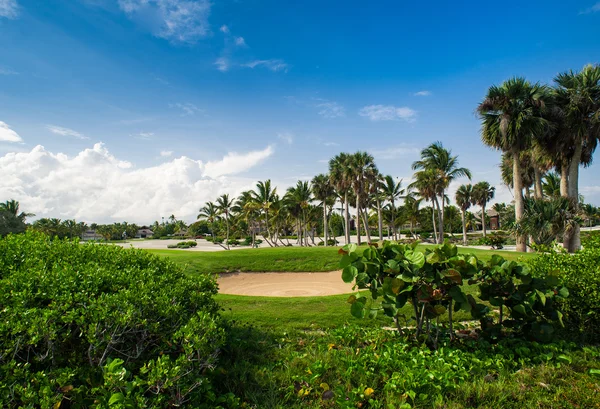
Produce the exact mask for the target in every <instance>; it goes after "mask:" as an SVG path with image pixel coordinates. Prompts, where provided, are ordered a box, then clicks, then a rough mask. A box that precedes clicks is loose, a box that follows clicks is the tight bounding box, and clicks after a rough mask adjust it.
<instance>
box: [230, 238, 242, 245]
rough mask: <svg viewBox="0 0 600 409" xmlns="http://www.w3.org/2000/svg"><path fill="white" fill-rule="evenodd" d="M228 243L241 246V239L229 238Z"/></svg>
mask: <svg viewBox="0 0 600 409" xmlns="http://www.w3.org/2000/svg"><path fill="white" fill-rule="evenodd" d="M227 244H228V245H230V246H239V245H240V241H239V240H237V239H229V240H227Z"/></svg>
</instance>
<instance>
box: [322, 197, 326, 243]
mask: <svg viewBox="0 0 600 409" xmlns="http://www.w3.org/2000/svg"><path fill="white" fill-rule="evenodd" d="M323 234H324V235H325V243H324V244H323V246H325V247H327V205H326V204H325V201H324V200H323Z"/></svg>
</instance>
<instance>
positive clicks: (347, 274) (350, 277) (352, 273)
mask: <svg viewBox="0 0 600 409" xmlns="http://www.w3.org/2000/svg"><path fill="white" fill-rule="evenodd" d="M357 275H358V269H357V268H356V267H354V266H347V267H346V268H344V270H343V271H342V280H344V282H345V283H351V282H352V281H354V278H355V277H356V276H357Z"/></svg>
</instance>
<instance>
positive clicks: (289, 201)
mask: <svg viewBox="0 0 600 409" xmlns="http://www.w3.org/2000/svg"><path fill="white" fill-rule="evenodd" d="M283 200H284V202H285V203H286V206H287V207H288V208H289V209H292V211H294V212H295V213H296V214H298V239H299V242H300V245H303V244H304V245H306V246H308V237H307V231H306V230H307V217H306V216H307V212H306V211H307V209H308V208H309V206H310V201H311V200H312V197H311V190H310V186H309V184H308V182H306V181H302V180H299V181H298V182H297V183H296V186H293V187H290V188H288V189H287V191H286V192H285V196H284V198H283ZM302 237H303V238H304V243H302Z"/></svg>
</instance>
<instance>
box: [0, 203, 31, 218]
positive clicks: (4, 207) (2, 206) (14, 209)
mask: <svg viewBox="0 0 600 409" xmlns="http://www.w3.org/2000/svg"><path fill="white" fill-rule="evenodd" d="M19 207H20V203H19V202H18V201H16V200H7V201H6V202H4V203H0V211H5V212H9V213H11V214H12V215H14V216H15V217H16V218H17V219H19V220H20V221H22V222H23V223H25V219H26V218H28V217H33V216H35V214H33V213H25V212H21V213H19Z"/></svg>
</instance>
